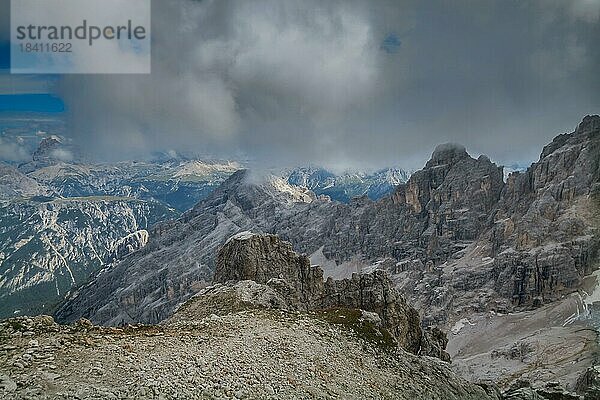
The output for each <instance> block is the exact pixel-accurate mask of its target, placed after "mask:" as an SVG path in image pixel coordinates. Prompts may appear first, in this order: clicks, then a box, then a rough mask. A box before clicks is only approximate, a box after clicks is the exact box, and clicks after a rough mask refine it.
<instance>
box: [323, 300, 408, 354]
mask: <svg viewBox="0 0 600 400" xmlns="http://www.w3.org/2000/svg"><path fill="white" fill-rule="evenodd" d="M316 315H317V318H319V319H321V320H324V321H327V322H329V323H330V324H333V325H339V326H341V327H343V328H344V329H347V330H349V331H351V332H352V333H354V334H355V335H356V336H358V337H359V338H361V339H363V340H365V341H366V342H369V343H371V344H374V345H375V346H377V347H379V348H381V349H383V350H395V349H397V348H398V344H397V342H396V340H395V339H394V337H393V336H392V335H391V334H390V333H389V332H388V331H387V330H386V329H384V328H382V327H379V326H377V325H376V324H375V323H373V322H370V321H367V320H365V319H364V318H363V316H362V311H361V310H358V309H356V308H330V309H327V310H322V311H317V312H316Z"/></svg>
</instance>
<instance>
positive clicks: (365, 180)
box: [284, 167, 409, 203]
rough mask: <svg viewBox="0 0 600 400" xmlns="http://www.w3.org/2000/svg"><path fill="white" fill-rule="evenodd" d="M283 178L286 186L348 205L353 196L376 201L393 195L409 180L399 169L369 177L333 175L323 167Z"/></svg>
mask: <svg viewBox="0 0 600 400" xmlns="http://www.w3.org/2000/svg"><path fill="white" fill-rule="evenodd" d="M284 177H285V178H286V179H287V181H288V183H289V184H291V185H294V186H299V187H303V188H307V189H310V190H312V191H313V192H314V193H315V194H316V195H317V196H321V195H324V196H329V197H330V198H331V199H332V200H337V201H340V202H343V203H348V202H349V201H350V200H351V199H352V198H353V197H360V196H367V197H369V198H370V199H372V200H378V199H380V198H382V197H384V196H386V195H388V194H390V193H392V192H393V191H394V190H395V188H396V186H398V185H400V184H401V183H404V182H406V181H407V180H408V178H409V173H408V172H406V171H404V170H402V169H399V168H386V169H382V170H379V171H376V172H374V173H372V174H369V173H364V172H355V173H350V172H347V173H344V174H341V175H335V174H334V173H332V172H329V171H327V170H325V169H323V168H312V167H306V168H296V169H294V170H292V171H290V172H288V173H286V174H284Z"/></svg>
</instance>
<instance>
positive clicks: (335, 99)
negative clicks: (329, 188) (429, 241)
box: [0, 0, 600, 169]
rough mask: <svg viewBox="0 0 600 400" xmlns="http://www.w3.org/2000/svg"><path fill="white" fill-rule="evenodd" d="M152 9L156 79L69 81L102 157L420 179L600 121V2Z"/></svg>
mask: <svg viewBox="0 0 600 400" xmlns="http://www.w3.org/2000/svg"><path fill="white" fill-rule="evenodd" d="M0 1H3V2H6V0H0ZM152 6H153V10H152V19H153V23H152V30H153V31H152V36H153V47H152V74H151V75H148V76H110V75H104V76H102V75H95V76H94V75H86V76H63V77H61V79H58V80H55V81H53V84H52V91H54V92H56V94H57V95H59V96H60V97H61V98H62V99H63V101H64V102H65V106H66V108H67V112H66V118H67V119H68V126H69V132H70V134H71V135H72V136H73V137H74V138H75V139H76V140H77V141H78V142H79V144H80V145H81V146H82V147H84V148H87V149H89V150H90V151H93V152H94V154H95V155H96V156H97V157H98V158H99V159H103V160H108V159H115V158H131V157H143V156H144V155H145V154H148V153H150V152H152V151H156V150H170V149H172V150H175V151H180V152H181V151H195V152H199V153H205V154H206V153H209V154H214V155H216V156H221V157H245V158H250V159H253V160H256V161H258V162H261V163H264V164H265V165H269V166H271V165H276V166H291V165H298V164H320V165H324V166H326V167H330V168H335V169H344V168H376V167H382V166H386V165H400V166H404V167H406V168H419V167H421V166H422V165H423V164H424V162H425V161H426V158H427V157H428V156H429V155H430V154H431V152H432V150H433V148H434V147H435V145H436V144H438V143H443V142H458V143H462V144H464V145H465V146H466V147H467V149H468V150H469V152H470V153H471V154H473V155H479V154H481V153H485V154H487V155H489V156H490V158H492V159H493V160H494V161H497V162H499V163H503V164H512V163H521V164H522V163H528V162H531V161H533V160H534V159H536V158H537V157H538V155H539V153H540V151H541V147H542V146H543V145H544V144H546V143H547V142H548V141H550V140H551V138H552V137H554V136H555V135H557V134H559V133H563V132H571V131H573V129H574V128H575V126H576V125H577V123H578V122H579V121H580V120H581V119H582V117H583V116H585V115H586V114H592V113H595V114H597V113H600V46H599V45H598V38H600V23H599V22H600V0H570V1H563V0H539V1H509V0H498V1H483V0H478V1H475V0H473V1H439V2H437V1H426V2H424V1H417V0H415V1H401V0H389V1H386V0H381V1H374V0H370V1H366V0H364V1H352V0H339V1H335V0H331V1H320V0H302V1H297V0H289V1H286V0H264V1H262V0H253V1H249V0H239V1H227V0H213V1H191V0H157V1H154V2H153V4H152ZM3 14H5V13H3ZM2 24H4V25H7V21H6V19H4V20H3V21H2ZM4 28H5V29H3V30H2V31H1V32H2V33H1V35H2V36H0V45H1V44H2V42H3V41H4V42H6V40H7V35H8V31H7V29H6V28H7V27H6V26H5V27H4ZM0 47H1V46H0ZM2 78H3V79H2V80H0V88H1V87H2V85H4V86H6V85H7V83H6V82H10V84H11V85H12V86H13V87H14V86H15V85H17V86H19V85H24V86H27V85H31V82H27V79H23V78H19V79H20V80H19V81H18V80H17V78H15V77H13V78H10V77H7V76H6V75H5V76H4V77H2Z"/></svg>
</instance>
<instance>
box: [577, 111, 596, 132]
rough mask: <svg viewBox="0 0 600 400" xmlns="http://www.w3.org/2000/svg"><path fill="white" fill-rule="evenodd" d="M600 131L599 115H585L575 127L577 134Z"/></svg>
mask: <svg viewBox="0 0 600 400" xmlns="http://www.w3.org/2000/svg"><path fill="white" fill-rule="evenodd" d="M598 130H600V115H587V116H585V117H584V118H583V121H581V123H580V124H579V126H577V131H576V132H577V133H584V132H592V131H598Z"/></svg>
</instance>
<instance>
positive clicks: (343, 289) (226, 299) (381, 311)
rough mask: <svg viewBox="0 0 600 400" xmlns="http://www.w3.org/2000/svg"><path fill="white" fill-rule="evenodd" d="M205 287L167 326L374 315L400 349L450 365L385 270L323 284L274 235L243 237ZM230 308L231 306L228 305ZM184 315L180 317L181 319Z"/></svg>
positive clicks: (441, 343) (229, 244) (229, 245)
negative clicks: (231, 317)
mask: <svg viewBox="0 0 600 400" xmlns="http://www.w3.org/2000/svg"><path fill="white" fill-rule="evenodd" d="M213 281H214V283H216V284H217V286H216V287H209V288H207V289H205V290H204V291H202V292H200V293H199V294H198V295H196V296H194V298H192V299H191V300H189V301H188V304H184V305H183V306H182V307H181V308H180V310H178V311H177V312H176V315H175V316H174V317H173V318H172V319H171V321H180V320H182V318H183V319H186V318H187V319H193V318H199V317H202V316H206V315H210V313H211V312H215V310H217V309H218V310H221V311H222V310H227V311H228V312H231V311H235V310H236V309H237V308H241V309H246V308H248V307H251V308H256V307H258V308H276V309H286V310H300V311H303V312H309V311H317V310H329V309H336V308H344V309H350V310H352V309H355V310H363V311H366V312H370V313H375V314H377V315H376V316H375V319H377V320H378V321H379V322H377V324H378V326H379V327H380V328H381V329H383V330H385V331H384V332H383V333H381V334H382V335H384V336H385V335H391V337H390V341H395V342H396V343H397V345H398V346H400V347H401V348H402V349H404V350H406V351H409V352H411V353H414V354H424V355H429V356H434V357H439V358H441V359H442V360H446V361H448V360H449V359H450V358H449V356H448V354H447V353H446V352H445V346H446V343H447V339H446V336H445V335H444V334H443V333H442V332H441V331H439V330H425V331H424V330H422V329H421V324H420V320H419V314H418V312H417V311H416V310H415V309H414V308H412V307H411V306H409V305H408V304H407V303H406V301H405V300H404V298H402V296H400V294H399V293H398V292H397V291H396V290H395V289H394V288H393V283H392V281H391V280H390V279H389V277H388V275H387V274H386V272H385V271H382V270H376V271H374V272H372V273H368V274H355V275H353V276H352V278H351V279H342V280H334V279H332V278H328V279H327V281H324V280H323V270H322V269H321V268H320V267H318V266H311V263H310V260H309V259H308V257H306V256H305V255H300V254H298V253H296V252H295V251H294V250H293V249H292V244H291V243H289V242H286V241H283V240H281V239H279V237H278V236H276V235H269V234H253V233H251V232H242V233H239V234H236V235H234V236H233V237H232V238H230V239H229V240H227V241H226V242H225V244H224V245H223V247H222V248H221V249H220V250H219V254H218V256H217V267H216V271H215V277H214V279H213ZM228 304H229V305H228ZM181 314H183V315H184V317H182V316H181Z"/></svg>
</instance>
